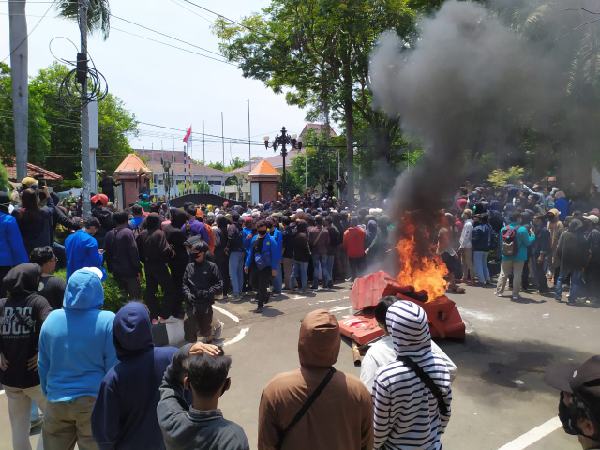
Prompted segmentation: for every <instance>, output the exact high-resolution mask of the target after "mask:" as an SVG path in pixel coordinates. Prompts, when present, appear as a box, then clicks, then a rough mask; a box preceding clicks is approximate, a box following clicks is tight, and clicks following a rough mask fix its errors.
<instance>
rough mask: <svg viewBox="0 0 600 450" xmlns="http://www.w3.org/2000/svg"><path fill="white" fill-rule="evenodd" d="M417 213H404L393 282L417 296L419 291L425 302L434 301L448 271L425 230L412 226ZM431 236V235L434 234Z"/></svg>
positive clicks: (444, 285)
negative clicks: (395, 274)
mask: <svg viewBox="0 0 600 450" xmlns="http://www.w3.org/2000/svg"><path fill="white" fill-rule="evenodd" d="M418 216H419V214H418V213H415V212H412V213H406V214H405V215H404V216H403V218H402V222H401V224H402V226H401V227H400V237H399V240H398V243H397V244H396V250H397V252H398V256H399V258H400V271H399V272H398V276H397V277H396V281H397V282H398V284H399V285H400V286H403V287H412V288H413V290H414V291H415V293H416V294H417V295H419V293H421V292H423V293H424V294H426V295H425V298H424V299H425V300H434V299H436V298H438V297H441V296H443V295H444V294H445V292H446V287H447V284H448V283H447V282H446V280H445V277H446V275H448V269H447V268H446V265H445V264H444V263H443V261H442V259H441V258H440V257H439V256H438V255H437V254H436V242H435V239H434V240H432V236H431V230H429V229H428V227H419V228H417V226H416V225H415V224H416V223H418V222H425V220H423V219H422V220H419V221H418V222H417V221H416V219H417V218H418ZM434 236H435V235H434Z"/></svg>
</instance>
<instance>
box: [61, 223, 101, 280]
mask: <svg viewBox="0 0 600 450" xmlns="http://www.w3.org/2000/svg"><path fill="white" fill-rule="evenodd" d="M65 247H66V250H67V280H68V279H69V278H71V275H72V274H73V272H75V271H76V270H78V269H81V268H83V267H98V268H99V269H100V268H101V267H102V255H100V254H99V253H98V241H97V240H96V238H94V236H92V235H91V234H88V233H86V232H85V231H83V230H79V231H77V232H76V233H73V234H72V235H70V236H69V237H68V238H67V239H66V240H65Z"/></svg>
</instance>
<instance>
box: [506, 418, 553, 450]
mask: <svg viewBox="0 0 600 450" xmlns="http://www.w3.org/2000/svg"><path fill="white" fill-rule="evenodd" d="M561 426H562V424H561V423H560V419H559V418H558V416H556V417H553V418H552V419H550V420H548V421H547V422H545V423H543V424H542V425H540V426H539V427H535V428H532V429H531V430H529V431H528V432H527V433H525V434H522V435H521V436H519V437H518V438H516V439H515V440H514V441H511V442H509V443H508V444H504V445H503V446H502V447H500V448H499V449H498V450H523V449H525V448H527V447H529V446H530V445H531V444H534V443H536V442H537V441H539V440H540V439H542V438H543V437H545V436H547V435H549V434H550V433H552V432H553V431H555V430H558V429H559V428H560V427H561Z"/></svg>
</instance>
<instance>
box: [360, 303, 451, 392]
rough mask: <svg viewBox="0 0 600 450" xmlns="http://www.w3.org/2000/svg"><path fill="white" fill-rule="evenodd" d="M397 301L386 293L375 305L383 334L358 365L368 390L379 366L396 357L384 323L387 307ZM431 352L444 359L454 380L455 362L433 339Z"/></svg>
mask: <svg viewBox="0 0 600 450" xmlns="http://www.w3.org/2000/svg"><path fill="white" fill-rule="evenodd" d="M397 301H398V299H397V298H396V297H395V296H393V295H388V296H386V297H383V298H381V300H379V303H378V304H377V306H376V307H375V319H376V320H377V323H378V324H379V327H380V328H381V329H382V330H383V331H385V336H383V337H382V338H381V339H379V340H378V341H377V342H375V343H374V344H372V345H371V346H370V347H369V350H368V351H367V354H366V355H365V357H364V358H363V360H362V363H361V365H360V380H361V381H362V382H363V383H364V384H365V386H366V387H367V389H368V390H369V392H372V391H373V383H374V382H375V375H376V374H377V370H378V369H379V368H380V367H383V366H387V365H388V364H391V363H393V362H394V361H396V358H397V354H396V349H395V347H394V339H393V338H392V336H390V333H389V330H388V329H387V325H386V315H387V311H388V309H389V307H390V306H392V305H393V304H394V303H396V302H397ZM431 352H432V353H433V354H434V355H436V356H439V357H440V358H441V359H442V360H444V364H445V365H446V367H447V368H448V371H449V372H450V381H454V379H455V378H456V372H457V367H456V364H454V362H453V361H452V360H451V359H450V357H448V355H446V353H444V351H443V350H442V349H441V348H440V346H439V345H437V344H436V343H435V342H434V340H433V339H432V340H431Z"/></svg>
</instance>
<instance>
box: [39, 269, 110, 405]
mask: <svg viewBox="0 0 600 450" xmlns="http://www.w3.org/2000/svg"><path fill="white" fill-rule="evenodd" d="M103 304H104V292H103V290H102V283H101V282H100V278H98V275H97V274H95V273H94V272H93V271H92V270H90V269H87V268H86V269H80V270H78V271H76V272H75V273H74V274H73V275H72V276H71V278H69V281H68V283H67V290H66V292H65V299H64V301H63V309H55V310H54V311H52V312H51V313H50V315H49V316H48V318H47V319H46V321H45V322H44V324H43V325H42V329H41V330H40V341H39V345H38V348H39V356H38V372H39V375H40V385H41V387H42V391H43V392H44V395H46V397H47V398H48V401H49V402H65V401H70V400H74V399H76V398H79V397H86V396H90V397H96V396H97V395H98V388H99V387H100V382H101V381H102V378H103V377H104V375H105V374H106V373H107V372H108V371H109V369H110V368H111V367H112V366H114V365H115V363H116V362H117V357H116V355H115V347H114V345H113V331H112V328H113V319H114V317H115V315H114V313H112V312H110V311H102V310H101V309H100V308H101V307H102V305H103Z"/></svg>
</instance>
